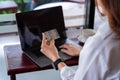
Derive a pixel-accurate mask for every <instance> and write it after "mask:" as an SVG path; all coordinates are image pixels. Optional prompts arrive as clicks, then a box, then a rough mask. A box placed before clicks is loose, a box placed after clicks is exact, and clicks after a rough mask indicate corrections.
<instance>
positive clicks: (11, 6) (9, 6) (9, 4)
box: [0, 1, 18, 13]
mask: <svg viewBox="0 0 120 80" xmlns="http://www.w3.org/2000/svg"><path fill="white" fill-rule="evenodd" d="M17 9H18V5H17V4H16V3H15V2H14V1H1V2H0V11H8V10H11V11H12V12H13V13H16V12H17Z"/></svg>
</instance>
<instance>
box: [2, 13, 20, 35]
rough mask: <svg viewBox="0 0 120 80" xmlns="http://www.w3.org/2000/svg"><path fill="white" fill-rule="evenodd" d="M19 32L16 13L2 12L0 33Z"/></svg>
mask: <svg viewBox="0 0 120 80" xmlns="http://www.w3.org/2000/svg"><path fill="white" fill-rule="evenodd" d="M17 32H18V29H17V25H16V18H15V13H11V14H0V35H1V34H10V33H17Z"/></svg>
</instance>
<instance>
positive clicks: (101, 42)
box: [60, 20, 120, 80]
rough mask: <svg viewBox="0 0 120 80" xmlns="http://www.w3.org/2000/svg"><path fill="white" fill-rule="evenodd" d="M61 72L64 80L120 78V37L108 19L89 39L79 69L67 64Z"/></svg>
mask: <svg viewBox="0 0 120 80" xmlns="http://www.w3.org/2000/svg"><path fill="white" fill-rule="evenodd" d="M60 74H61V78H62V80H120V39H118V38H117V37H116V35H115V34H114V33H113V32H112V31H111V29H110V27H109V23H108V20H106V21H105V22H104V23H103V24H102V25H101V26H100V27H99V29H98V31H97V33H96V34H95V35H94V36H92V37H90V38H88V39H87V41H86V43H85V45H84V47H83V49H82V50H81V53H80V58H79V65H78V69H77V71H74V70H72V69H71V68H70V67H68V66H65V67H63V68H62V69H61V71H60Z"/></svg>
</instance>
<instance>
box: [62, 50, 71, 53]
mask: <svg viewBox="0 0 120 80" xmlns="http://www.w3.org/2000/svg"><path fill="white" fill-rule="evenodd" d="M61 52H63V53H66V54H69V53H70V52H69V51H68V50H67V49H61Z"/></svg>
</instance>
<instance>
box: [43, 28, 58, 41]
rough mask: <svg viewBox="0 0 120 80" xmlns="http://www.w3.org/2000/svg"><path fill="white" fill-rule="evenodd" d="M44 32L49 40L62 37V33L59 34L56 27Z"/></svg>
mask: <svg viewBox="0 0 120 80" xmlns="http://www.w3.org/2000/svg"><path fill="white" fill-rule="evenodd" d="M44 34H45V36H46V38H47V40H48V41H49V40H51V39H54V40H56V39H58V38H60V35H59V34H58V32H57V30H56V29H52V30H49V31H46V32H44Z"/></svg>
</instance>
